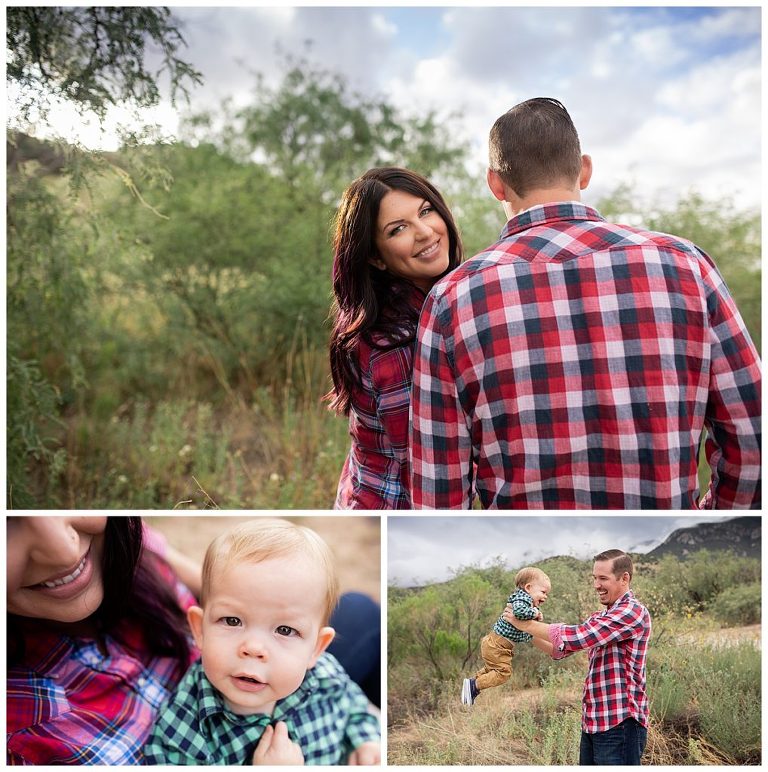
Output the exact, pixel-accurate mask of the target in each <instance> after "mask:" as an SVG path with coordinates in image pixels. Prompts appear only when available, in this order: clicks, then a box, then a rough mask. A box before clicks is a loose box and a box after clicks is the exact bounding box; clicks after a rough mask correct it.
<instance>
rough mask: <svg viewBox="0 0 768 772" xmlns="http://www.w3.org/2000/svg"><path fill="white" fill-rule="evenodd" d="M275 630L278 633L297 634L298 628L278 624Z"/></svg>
mask: <svg viewBox="0 0 768 772" xmlns="http://www.w3.org/2000/svg"><path fill="white" fill-rule="evenodd" d="M275 632H276V633H277V634H278V635H286V636H288V635H298V634H299V633H298V630H295V629H294V628H293V627H288V625H280V627H278V628H277V629H276V630H275Z"/></svg>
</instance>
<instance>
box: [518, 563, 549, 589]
mask: <svg viewBox="0 0 768 772" xmlns="http://www.w3.org/2000/svg"><path fill="white" fill-rule="evenodd" d="M537 579H545V580H546V581H549V577H548V576H547V575H546V574H545V573H544V572H543V571H542V570H541V569H540V568H536V567H535V566H526V567H525V568H521V569H520V570H519V571H518V572H517V574H516V575H515V587H519V588H520V589H521V590H522V589H524V588H525V585H526V584H530V583H531V582H535V581H536V580H537Z"/></svg>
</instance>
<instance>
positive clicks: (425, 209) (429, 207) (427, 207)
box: [421, 206, 435, 217]
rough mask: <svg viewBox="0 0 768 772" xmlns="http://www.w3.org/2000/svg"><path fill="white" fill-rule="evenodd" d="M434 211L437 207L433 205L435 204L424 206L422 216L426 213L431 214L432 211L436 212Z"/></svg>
mask: <svg viewBox="0 0 768 772" xmlns="http://www.w3.org/2000/svg"><path fill="white" fill-rule="evenodd" d="M434 211H435V207H433V206H425V207H424V208H423V209H422V210H421V216H422V217H424V215H426V214H430V213H432V212H434Z"/></svg>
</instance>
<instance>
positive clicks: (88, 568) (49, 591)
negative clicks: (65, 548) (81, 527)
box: [24, 550, 94, 602]
mask: <svg viewBox="0 0 768 772" xmlns="http://www.w3.org/2000/svg"><path fill="white" fill-rule="evenodd" d="M81 562H83V563H84V565H83V568H82V570H81V571H80V573H79V574H78V575H77V576H76V577H75V578H74V579H73V580H72V581H71V582H67V583H66V584H57V585H55V586H54V587H48V586H47V585H45V584H35V585H32V586H31V587H25V588H24V589H25V590H31V591H32V592H35V593H39V594H40V595H45V596H47V597H49V598H51V599H53V600H57V601H61V602H63V601H68V600H71V599H72V598H74V597H76V596H78V595H79V594H80V593H81V592H83V591H84V590H86V589H87V588H88V587H89V586H90V584H91V580H92V579H93V573H94V565H93V560H92V559H91V552H90V550H88V552H86V553H85V556H84V557H83V558H82V560H81ZM79 566H80V563H78V564H77V566H76V567H75V568H74V569H72V570H70V574H71V573H73V572H75V571H77V569H78V568H79ZM70 574H64V576H69V575H70ZM58 578H62V576H61V574H59V575H58ZM45 581H47V582H50V581H52V580H51V579H46V580H45Z"/></svg>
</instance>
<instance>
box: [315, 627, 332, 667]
mask: <svg viewBox="0 0 768 772" xmlns="http://www.w3.org/2000/svg"><path fill="white" fill-rule="evenodd" d="M335 637H336V631H335V630H334V629H333V628H332V627H321V628H320V632H319V633H318V634H317V645H316V646H315V650H314V652H313V653H312V658H311V659H310V661H309V666H310V667H314V666H315V664H316V663H317V660H318V659H319V658H320V655H321V654H322V653H323V652H324V651H325V650H326V649H327V648H328V647H329V646H330V645H331V641H332V640H333V639H334V638H335Z"/></svg>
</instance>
